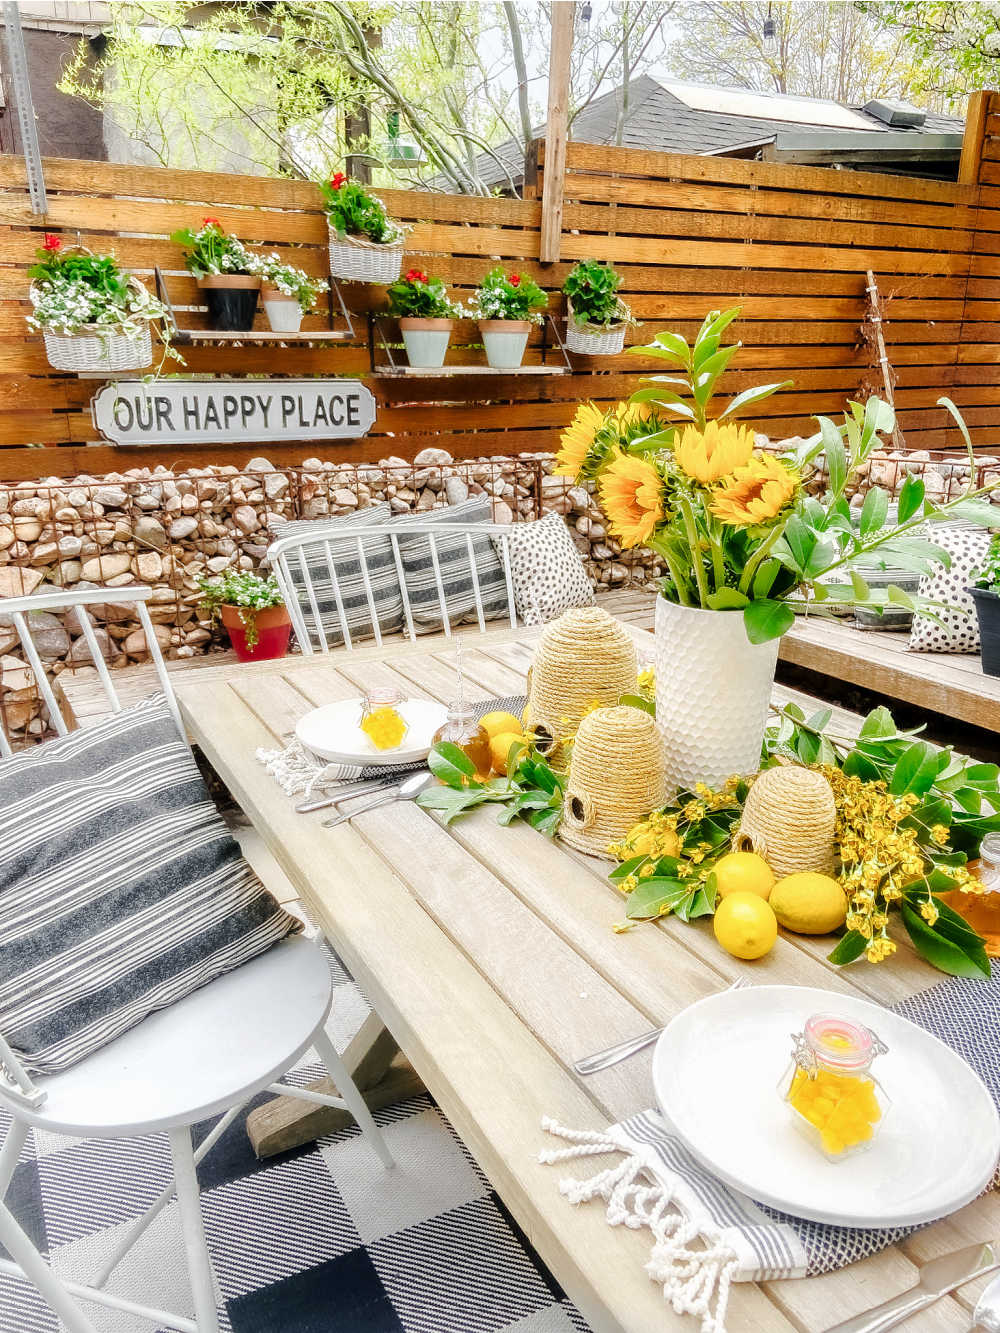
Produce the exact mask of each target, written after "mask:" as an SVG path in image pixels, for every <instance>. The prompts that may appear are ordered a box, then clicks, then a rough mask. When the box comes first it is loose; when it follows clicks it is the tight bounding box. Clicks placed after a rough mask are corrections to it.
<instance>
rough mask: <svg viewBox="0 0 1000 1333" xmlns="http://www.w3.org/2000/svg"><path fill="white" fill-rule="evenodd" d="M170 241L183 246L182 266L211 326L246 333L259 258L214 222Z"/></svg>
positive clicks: (257, 282)
mask: <svg viewBox="0 0 1000 1333" xmlns="http://www.w3.org/2000/svg"><path fill="white" fill-rule="evenodd" d="M170 239H171V240H172V241H173V242H174V244H175V245H182V246H184V249H185V254H184V263H185V266H186V267H187V270H188V272H189V273H192V274H193V275H194V277H195V278H196V279H197V281H198V286H199V287H200V288H201V289H202V291H203V292H204V293H205V304H206V305H207V306H208V320H209V324H210V326H211V327H212V328H213V329H225V330H229V331H231V332H234V333H237V332H239V333H248V332H249V331H250V330H251V329H252V328H253V319H254V315H255V314H256V312H257V293H258V292H259V290H260V265H261V259H260V256H259V255H255V254H252V253H251V251H249V250H248V249H247V248H246V246H245V245H244V244H243V242H242V241H241V240H240V239H239V238H238V237H237V236H233V235H231V234H230V233H229V232H227V231H224V230H223V228H222V225H221V223H220V222H219V221H218V219H217V218H205V219H204V220H203V221H202V224H201V227H200V228H199V230H198V231H192V230H191V228H190V227H186V228H183V229H182V230H181V231H175V232H174V234H173V235H172V236H171V238H170Z"/></svg>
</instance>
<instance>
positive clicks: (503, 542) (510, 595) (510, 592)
mask: <svg viewBox="0 0 1000 1333" xmlns="http://www.w3.org/2000/svg"><path fill="white" fill-rule="evenodd" d="M507 536H508V534H507V532H506V530H504V531H502V532H501V533H500V559H501V561H502V563H503V573H504V578H505V579H506V580H507V609H508V611H509V612H510V627H511V629H517V607H516V605H515V602H514V575H513V572H512V570H511V567H510V542H509V541H508V540H507Z"/></svg>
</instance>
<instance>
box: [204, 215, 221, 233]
mask: <svg viewBox="0 0 1000 1333" xmlns="http://www.w3.org/2000/svg"><path fill="white" fill-rule="evenodd" d="M201 225H202V226H203V227H218V228H219V230H220V231H221V230H222V223H221V222H220V221H219V219H218V218H202V220H201Z"/></svg>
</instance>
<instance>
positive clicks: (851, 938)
mask: <svg viewBox="0 0 1000 1333" xmlns="http://www.w3.org/2000/svg"><path fill="white" fill-rule="evenodd" d="M867 945H868V941H867V940H866V939H865V937H864V935H861V934H859V933H858V931H856V930H849V931H848V932H847V934H846V935H845V936H844V938H843V939H842V940H840V941H839V943H838V944H837V946H836V947H835V948H834V950H833V952H832V953H829V954H827V958H828V960H829V961H830V962H831V963H836V964H837V965H838V966H839V967H842V966H843V965H844V964H845V963H853V962H854V961H855V959H857V958H860V957H861V955H862V954H863V953H864V951H865V949H866V948H867Z"/></svg>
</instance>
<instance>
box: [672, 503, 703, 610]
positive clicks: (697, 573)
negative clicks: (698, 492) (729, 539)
mask: <svg viewBox="0 0 1000 1333" xmlns="http://www.w3.org/2000/svg"><path fill="white" fill-rule="evenodd" d="M679 508H680V511H681V516H682V517H683V519H684V532H685V535H686V536H687V543H688V547H689V548H690V551H691V568H692V571H693V573H694V579H695V583H696V584H697V587H698V600H699V603H700V604H701V606H702V607H707V606H708V583H707V582H706V580H705V570H704V567H703V566H702V561H701V552H700V551H699V549H698V528H697V525H696V524H695V521H694V513H693V512H692V510H691V501H690V500H689V499H687V497H686V496H685V497H682V498H681V500H680V502H679Z"/></svg>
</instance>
